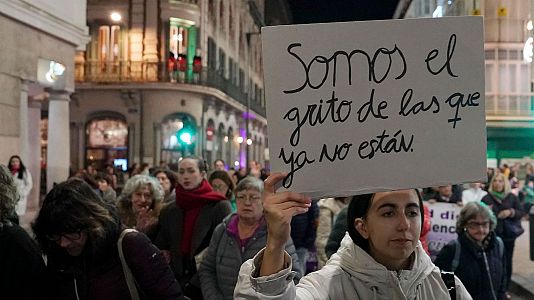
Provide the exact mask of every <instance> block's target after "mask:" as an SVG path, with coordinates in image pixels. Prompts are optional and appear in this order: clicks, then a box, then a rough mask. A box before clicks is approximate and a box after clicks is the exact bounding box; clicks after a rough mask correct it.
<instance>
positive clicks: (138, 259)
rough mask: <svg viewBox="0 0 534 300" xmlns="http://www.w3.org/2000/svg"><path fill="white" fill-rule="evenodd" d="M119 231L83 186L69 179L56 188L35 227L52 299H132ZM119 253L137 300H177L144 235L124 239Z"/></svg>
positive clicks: (108, 210)
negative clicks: (133, 285)
mask: <svg viewBox="0 0 534 300" xmlns="http://www.w3.org/2000/svg"><path fill="white" fill-rule="evenodd" d="M123 230H125V227H124V226H122V224H121V222H120V220H119V218H118V216H117V212H116V209H115V208H114V207H113V206H112V205H110V204H108V203H106V202H104V200H102V198H101V197H100V196H99V195H98V194H97V193H95V192H94V191H93V189H92V188H91V187H90V186H89V185H88V184H87V183H85V182H84V181H82V180H80V179H77V178H73V179H70V180H67V181H65V182H62V183H59V184H57V185H56V186H55V187H54V188H53V189H52V190H51V191H50V192H49V193H48V194H47V195H46V197H45V200H44V202H43V206H42V208H41V210H40V212H39V215H38V216H37V219H36V220H35V223H34V224H33V231H34V233H35V236H36V239H37V241H38V242H39V245H40V246H41V249H42V250H43V252H44V253H45V254H46V257H47V269H48V273H49V276H48V277H49V282H50V284H51V289H52V291H51V292H52V293H53V297H52V299H57V300H63V299H68V300H72V299H77V300H93V299H94V300H97V299H117V300H118V299H131V295H132V294H131V293H130V290H129V288H128V284H127V280H126V278H125V275H124V274H125V273H124V271H123V266H122V264H121V259H120V257H119V248H118V247H119V244H118V240H119V237H120V235H121V232H122V231H123ZM121 247H122V250H123V252H124V260H125V261H126V263H127V265H128V266H129V268H130V269H131V272H132V274H133V277H134V279H135V282H136V285H135V286H136V289H137V292H138V294H139V296H140V299H162V300H163V299H165V300H167V299H169V300H170V299H180V297H181V296H182V292H181V289H180V286H179V285H178V283H177V281H176V280H175V278H174V276H173V274H172V271H171V269H170V268H169V266H168V265H167V263H166V261H165V258H164V257H163V255H162V253H161V252H160V251H159V250H158V249H157V248H156V247H155V246H154V245H153V244H152V243H151V242H150V240H149V239H148V238H147V237H146V235H144V234H143V233H141V232H138V231H136V232H130V233H127V234H126V235H124V238H123V240H122V243H121ZM35 299H38V298H35Z"/></svg>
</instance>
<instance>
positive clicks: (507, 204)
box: [482, 173, 525, 298]
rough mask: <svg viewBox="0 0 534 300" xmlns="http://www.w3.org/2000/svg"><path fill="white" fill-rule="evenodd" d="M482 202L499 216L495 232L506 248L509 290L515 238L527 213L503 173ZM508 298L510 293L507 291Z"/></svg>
mask: <svg viewBox="0 0 534 300" xmlns="http://www.w3.org/2000/svg"><path fill="white" fill-rule="evenodd" d="M482 202H484V203H486V204H487V205H488V206H489V207H491V209H492V211H493V213H494V214H495V216H497V228H496V230H495V232H496V233H497V235H498V236H499V237H500V238H502V240H503V242H504V248H505V249H506V251H505V254H506V286H505V290H508V288H509V286H510V280H511V278H512V271H513V270H512V258H513V256H514V247H515V240H516V239H517V237H518V236H519V235H520V234H521V233H522V232H521V229H522V227H521V218H522V217H523V216H524V215H525V212H524V211H523V207H521V203H519V199H517V197H516V196H515V195H514V194H513V193H512V192H511V187H510V181H509V180H508V178H506V176H505V175H504V174H503V173H501V174H497V175H495V176H494V177H493V178H492V179H491V182H490V187H489V191H488V194H487V195H486V196H484V198H482ZM506 296H507V298H508V297H509V293H508V292H506Z"/></svg>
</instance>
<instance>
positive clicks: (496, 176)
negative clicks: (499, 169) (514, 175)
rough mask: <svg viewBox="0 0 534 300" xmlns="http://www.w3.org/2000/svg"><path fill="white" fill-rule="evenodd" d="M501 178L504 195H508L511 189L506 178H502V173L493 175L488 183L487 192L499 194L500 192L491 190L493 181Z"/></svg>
mask: <svg viewBox="0 0 534 300" xmlns="http://www.w3.org/2000/svg"><path fill="white" fill-rule="evenodd" d="M499 177H501V178H502V180H503V182H504V191H503V192H504V194H505V195H506V194H508V193H510V191H511V190H512V187H511V186H510V181H509V180H508V179H507V178H506V176H504V174H503V173H499V174H495V176H493V178H491V181H490V186H489V191H490V192H498V193H500V192H501V191H495V190H494V189H493V182H495V179H497V178H499Z"/></svg>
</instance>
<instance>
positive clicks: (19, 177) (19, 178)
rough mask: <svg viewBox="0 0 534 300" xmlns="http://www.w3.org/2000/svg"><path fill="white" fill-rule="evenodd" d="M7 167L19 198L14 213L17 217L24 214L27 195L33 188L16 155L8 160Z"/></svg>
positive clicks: (28, 173)
mask: <svg viewBox="0 0 534 300" xmlns="http://www.w3.org/2000/svg"><path fill="white" fill-rule="evenodd" d="M7 167H8V169H9V171H11V174H12V175H13V178H14V179H15V184H16V185H17V188H18V191H19V196H20V197H19V201H18V202H17V206H16V208H15V211H16V212H17V215H19V216H22V215H24V214H25V213H26V207H27V206H28V195H29V194H30V192H31V190H32V187H33V181H32V176H31V174H30V171H28V169H26V166H25V165H24V163H23V162H22V159H21V158H20V156H18V155H13V156H11V157H10V158H9V163H8V164H7Z"/></svg>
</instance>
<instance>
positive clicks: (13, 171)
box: [11, 166, 20, 176]
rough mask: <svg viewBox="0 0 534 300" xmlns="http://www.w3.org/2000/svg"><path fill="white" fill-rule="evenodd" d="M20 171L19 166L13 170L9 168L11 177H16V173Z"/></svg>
mask: <svg viewBox="0 0 534 300" xmlns="http://www.w3.org/2000/svg"><path fill="white" fill-rule="evenodd" d="M19 170H20V166H19V167H18V168H15V167H11V174H12V175H13V176H15V175H17V173H18V172H19Z"/></svg>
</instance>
